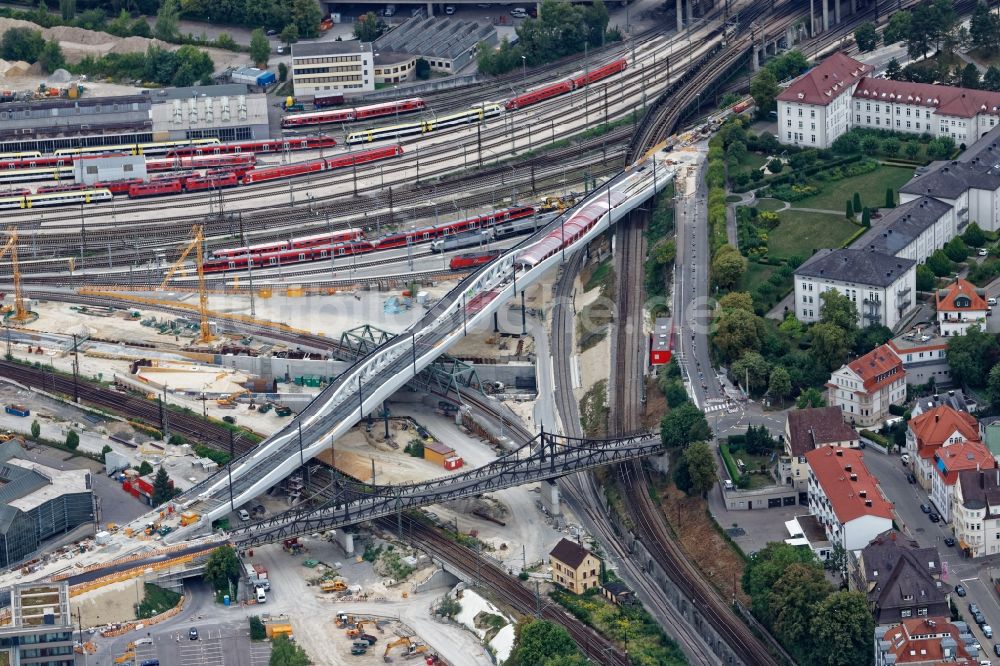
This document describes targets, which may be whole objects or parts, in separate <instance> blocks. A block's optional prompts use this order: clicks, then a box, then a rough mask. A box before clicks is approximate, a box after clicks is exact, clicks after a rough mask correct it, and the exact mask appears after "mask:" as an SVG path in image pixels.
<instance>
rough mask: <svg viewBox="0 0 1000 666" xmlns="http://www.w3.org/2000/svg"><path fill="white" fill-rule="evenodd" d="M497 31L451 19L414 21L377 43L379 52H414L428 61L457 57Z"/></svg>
mask: <svg viewBox="0 0 1000 666" xmlns="http://www.w3.org/2000/svg"><path fill="white" fill-rule="evenodd" d="M495 32H496V28H494V27H493V26H492V25H480V24H479V23H475V22H472V21H461V20H456V19H451V18H435V17H431V18H419V17H417V18H412V19H410V20H409V21H407V22H406V23H404V24H403V25H401V26H399V27H398V28H396V29H395V30H393V31H391V32H388V33H386V34H384V35H382V36H381V37H379V38H378V39H376V40H375V42H374V46H375V51H377V52H378V53H383V52H394V53H412V54H414V55H419V56H423V57H425V58H444V59H452V58H457V57H458V56H459V55H461V54H462V53H465V52H466V51H468V50H469V49H472V48H475V46H476V44H478V43H479V42H481V41H484V40H486V39H488V38H489V37H490V35H491V34H494V33H495Z"/></svg>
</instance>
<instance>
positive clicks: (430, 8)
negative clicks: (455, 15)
mask: <svg viewBox="0 0 1000 666" xmlns="http://www.w3.org/2000/svg"><path fill="white" fill-rule="evenodd" d="M427 16H428V17H431V16H434V3H433V2H428V3H427Z"/></svg>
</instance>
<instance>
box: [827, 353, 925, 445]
mask: <svg viewBox="0 0 1000 666" xmlns="http://www.w3.org/2000/svg"><path fill="white" fill-rule="evenodd" d="M826 388H827V403H828V404H829V405H830V406H833V407H838V408H840V410H841V412H842V413H843V417H844V420H845V421H847V422H849V423H851V424H853V425H855V426H857V427H860V428H870V427H872V426H876V425H879V424H881V423H883V422H885V420H886V419H887V418H889V405H902V404H903V402H904V401H905V400H906V371H905V370H903V363H902V361H900V360H899V357H898V356H896V354H895V353H894V352H893V351H892V348H891V347H889V346H888V345H882V346H880V347H876V348H875V349H873V350H872V351H870V352H868V353H867V354H865V355H864V356H862V357H861V358H858V359H856V360H854V361H851V362H850V363H848V364H847V365H844V366H841V367H840V368H839V369H837V370H835V371H834V372H833V374H832V375H831V376H830V381H829V382H827V384H826Z"/></svg>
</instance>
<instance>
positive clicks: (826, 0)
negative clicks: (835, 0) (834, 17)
mask: <svg viewBox="0 0 1000 666" xmlns="http://www.w3.org/2000/svg"><path fill="white" fill-rule="evenodd" d="M822 2H823V32H826V31H827V30H829V29H830V0H822Z"/></svg>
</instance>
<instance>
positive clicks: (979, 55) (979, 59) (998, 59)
mask: <svg viewBox="0 0 1000 666" xmlns="http://www.w3.org/2000/svg"><path fill="white" fill-rule="evenodd" d="M967 55H968V56H969V57H970V58H972V59H973V60H975V61H976V63H978V64H980V65H982V66H983V67H989V66H990V65H995V66H997V67H1000V53H990V54H986V53H984V52H983V50H982V49H972V50H970V51H969V52H968V54H967Z"/></svg>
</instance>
